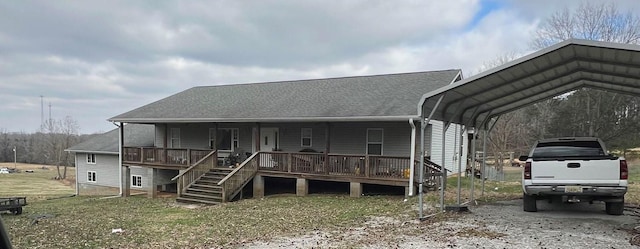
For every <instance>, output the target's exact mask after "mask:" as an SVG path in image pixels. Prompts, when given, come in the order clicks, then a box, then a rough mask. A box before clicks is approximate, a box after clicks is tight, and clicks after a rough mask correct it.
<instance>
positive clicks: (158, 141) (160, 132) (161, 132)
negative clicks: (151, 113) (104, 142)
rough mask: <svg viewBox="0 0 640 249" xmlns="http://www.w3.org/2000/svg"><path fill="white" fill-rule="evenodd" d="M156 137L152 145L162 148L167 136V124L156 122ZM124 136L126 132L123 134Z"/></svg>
mask: <svg viewBox="0 0 640 249" xmlns="http://www.w3.org/2000/svg"><path fill="white" fill-rule="evenodd" d="M155 127H156V129H155V130H156V137H155V141H154V145H155V146H156V147H157V148H164V142H165V138H166V136H167V129H166V128H167V126H166V125H165V124H156V125H155ZM125 136H126V134H125Z"/></svg>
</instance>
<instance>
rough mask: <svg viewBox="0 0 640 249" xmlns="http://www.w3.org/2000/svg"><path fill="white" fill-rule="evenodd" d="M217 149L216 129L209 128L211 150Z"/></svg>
mask: <svg viewBox="0 0 640 249" xmlns="http://www.w3.org/2000/svg"><path fill="white" fill-rule="evenodd" d="M215 147H216V128H209V149H213V148H215Z"/></svg>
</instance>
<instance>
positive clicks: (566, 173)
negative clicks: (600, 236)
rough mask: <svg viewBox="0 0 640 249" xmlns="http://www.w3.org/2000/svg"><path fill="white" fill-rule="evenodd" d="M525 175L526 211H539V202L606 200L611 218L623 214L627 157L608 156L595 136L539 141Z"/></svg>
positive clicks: (524, 157)
mask: <svg viewBox="0 0 640 249" xmlns="http://www.w3.org/2000/svg"><path fill="white" fill-rule="evenodd" d="M519 160H521V161H525V165H524V170H523V172H522V190H523V198H522V199H523V209H524V211H526V212H536V211H537V210H538V209H537V206H536V201H537V200H543V199H546V200H548V201H549V202H551V201H562V202H569V203H577V202H589V203H593V201H603V202H605V209H606V210H605V211H606V213H607V214H610V215H621V214H622V212H623V211H624V195H625V194H626V193H627V179H628V175H629V171H628V168H627V161H625V159H624V158H620V157H616V156H613V155H611V154H607V150H606V147H605V146H604V143H603V142H602V141H601V140H600V139H598V138H594V137H569V138H552V139H544V140H540V141H538V142H536V144H535V145H534V146H533V149H532V150H531V152H530V153H529V155H528V156H522V157H520V158H519Z"/></svg>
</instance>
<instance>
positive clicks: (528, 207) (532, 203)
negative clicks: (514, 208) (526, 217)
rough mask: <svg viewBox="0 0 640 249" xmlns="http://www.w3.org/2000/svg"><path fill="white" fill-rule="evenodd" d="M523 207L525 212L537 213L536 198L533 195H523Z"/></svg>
mask: <svg viewBox="0 0 640 249" xmlns="http://www.w3.org/2000/svg"><path fill="white" fill-rule="evenodd" d="M522 207H523V209H524V211H525V212H537V211H538V207H537V206H536V197H535V196H533V195H528V194H522Z"/></svg>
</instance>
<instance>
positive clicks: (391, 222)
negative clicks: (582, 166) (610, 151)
mask: <svg viewBox="0 0 640 249" xmlns="http://www.w3.org/2000/svg"><path fill="white" fill-rule="evenodd" d="M521 202H522V201H521V200H514V201H504V202H498V203H495V204H488V205H481V206H473V207H471V208H470V209H471V212H469V213H466V214H461V215H457V214H448V215H443V216H436V217H435V218H434V219H431V220H428V221H426V222H418V221H416V219H415V217H404V218H390V217H370V218H369V219H367V221H365V222H363V224H362V225H361V226H357V227H351V228H341V229H337V230H335V231H329V232H327V231H313V232H310V233H308V234H305V235H303V236H301V237H295V238H293V237H278V238H274V239H272V240H265V241H258V242H253V243H251V244H245V245H242V247H248V248H314V247H360V248H389V247H394V248H603V247H606V248H636V247H634V246H633V245H631V244H630V240H631V238H632V237H633V234H631V233H629V232H628V230H627V229H626V228H628V227H630V226H631V227H635V224H636V223H637V220H638V218H637V217H636V216H634V215H633V214H631V213H630V212H629V211H627V212H626V213H625V215H622V216H611V215H607V214H605V212H604V205H603V204H599V203H596V204H593V205H589V204H588V203H581V204H573V205H567V204H555V203H552V204H549V203H539V204H538V205H539V211H538V212H536V213H526V212H523V211H522V204H521Z"/></svg>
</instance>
